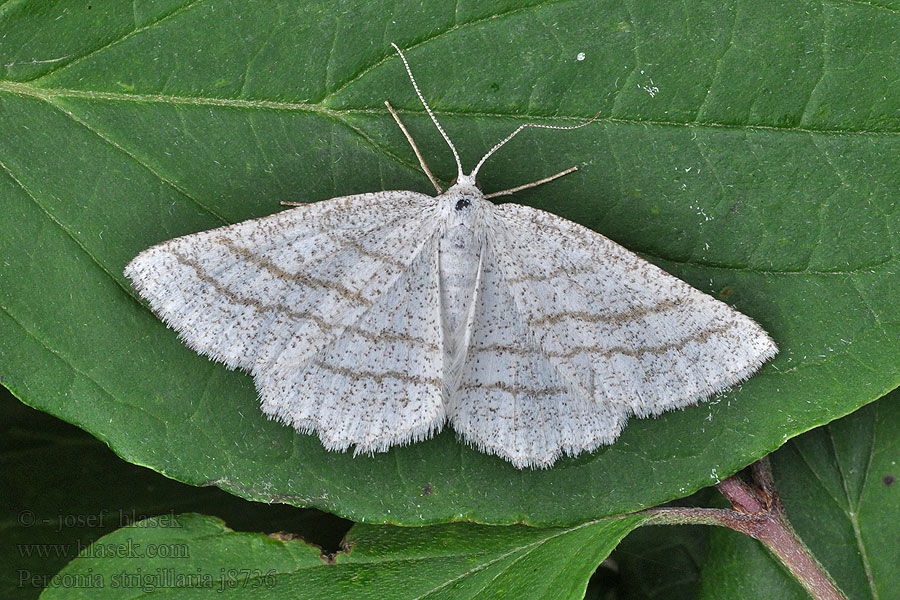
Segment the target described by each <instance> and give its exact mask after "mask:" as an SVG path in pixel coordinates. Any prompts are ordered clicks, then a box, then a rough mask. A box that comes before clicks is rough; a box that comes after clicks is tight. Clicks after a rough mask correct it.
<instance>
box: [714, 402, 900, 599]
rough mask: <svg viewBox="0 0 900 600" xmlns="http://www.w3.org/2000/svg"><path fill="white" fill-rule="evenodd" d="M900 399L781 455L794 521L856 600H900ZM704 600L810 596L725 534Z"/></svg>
mask: <svg viewBox="0 0 900 600" xmlns="http://www.w3.org/2000/svg"><path fill="white" fill-rule="evenodd" d="M898 457H900V390H896V391H894V392H892V393H891V394H889V395H888V396H886V397H884V398H882V399H881V400H879V401H877V402H875V403H873V404H870V405H869V406H866V407H865V408H862V409H860V410H858V411H857V412H855V413H854V414H852V415H850V416H848V417H845V418H843V419H841V420H839V421H835V422H834V423H831V424H829V425H827V426H825V427H821V428H819V429H816V430H815V431H810V432H809V433H807V434H804V435H803V436H800V437H798V438H796V439H794V440H791V442H790V443H788V444H786V445H785V446H784V448H782V449H780V450H779V451H778V452H776V453H775V454H773V455H772V468H773V471H774V474H775V480H776V481H775V483H776V485H777V487H778V490H779V492H780V493H781V495H782V497H783V499H784V504H785V508H786V510H787V515H788V518H789V519H790V520H791V523H792V524H793V526H794V528H795V529H796V530H797V533H798V535H799V536H800V538H801V539H802V540H803V541H804V542H805V543H806V545H807V546H808V547H809V549H810V550H811V551H812V553H813V554H814V555H815V556H816V558H817V559H818V560H819V562H821V563H822V565H823V566H824V567H825V569H826V570H827V571H828V572H829V573H830V574H831V576H832V577H833V578H834V580H835V581H836V582H837V584H838V585H839V586H840V587H841V589H842V590H843V591H844V593H845V594H846V595H847V597H848V598H854V599H860V600H862V599H864V598H869V599H879V600H888V599H895V600H896V599H898V598H900V587H898V586H897V582H898V581H900V560H898V557H900V550H898V549H900V519H898V518H897V516H898V515H900V468H898ZM708 556H709V559H708V561H707V562H706V564H704V566H703V570H702V578H701V582H702V588H701V590H702V591H701V594H700V596H699V597H701V598H710V599H711V598H722V597H729V598H745V599H746V600H755V599H757V598H759V599H763V598H798V599H803V598H806V597H807V596H806V595H805V592H804V591H803V589H802V588H800V587H799V585H798V584H797V582H796V581H794V580H793V579H791V578H790V576H789V575H788V574H787V572H786V571H785V570H784V569H783V568H782V567H781V565H780V564H779V563H778V562H777V560H776V559H774V558H773V557H772V556H771V555H770V554H769V553H768V552H766V550H765V549H763V547H762V546H761V545H760V544H758V543H757V542H755V541H753V540H752V539H750V538H747V537H746V536H742V535H740V534H737V533H735V532H733V531H729V530H727V529H719V528H716V529H715V530H714V531H713V532H712V533H711V535H710V548H709V555H708Z"/></svg>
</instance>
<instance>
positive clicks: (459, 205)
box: [456, 198, 470, 210]
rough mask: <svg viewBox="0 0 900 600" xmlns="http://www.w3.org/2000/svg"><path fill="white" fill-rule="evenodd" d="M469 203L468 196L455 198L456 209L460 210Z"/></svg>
mask: <svg viewBox="0 0 900 600" xmlns="http://www.w3.org/2000/svg"><path fill="white" fill-rule="evenodd" d="M469 204H470V203H469V199H468V198H463V199H461V200H457V201H456V210H462V209H464V208H468V206H469Z"/></svg>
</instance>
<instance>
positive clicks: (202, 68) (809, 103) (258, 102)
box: [0, 0, 900, 524]
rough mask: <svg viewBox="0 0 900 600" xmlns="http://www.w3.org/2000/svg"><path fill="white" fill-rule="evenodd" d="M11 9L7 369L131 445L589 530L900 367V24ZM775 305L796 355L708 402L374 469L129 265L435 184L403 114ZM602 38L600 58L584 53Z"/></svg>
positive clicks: (38, 5)
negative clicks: (132, 281)
mask: <svg viewBox="0 0 900 600" xmlns="http://www.w3.org/2000/svg"><path fill="white" fill-rule="evenodd" d="M163 4H164V3H160V2H156V3H141V2H138V3H134V5H132V4H128V5H125V4H121V3H118V2H114V1H112V0H107V1H93V2H91V3H90V4H85V3H83V2H76V1H74V0H69V1H64V0H61V1H59V2H56V3H53V4H49V3H43V2H27V1H24V2H7V3H5V4H3V5H2V6H0V66H2V68H3V69H5V73H6V74H5V77H4V78H3V79H2V81H0V197H2V198H3V208H4V210H3V212H2V219H3V231H4V233H3V236H2V240H0V244H2V247H0V252H2V256H3V260H2V262H0V339H2V340H3V341H2V342H0V365H2V373H0V375H2V376H3V384H4V385H6V386H8V387H9V388H10V389H11V390H12V391H13V392H14V393H16V395H17V396H18V397H20V398H21V399H22V400H24V401H25V402H27V403H29V404H31V405H32V406H35V407H38V408H41V409H43V410H46V411H48V412H51V413H53V414H55V415H57V416H59V417H61V418H63V419H65V420H68V421H70V422H72V423H75V424H77V425H79V426H81V427H83V428H84V429H87V430H88V431H90V432H92V433H93V434H95V435H96V436H97V437H99V438H100V439H102V440H104V441H105V442H107V443H108V444H110V445H111V446H112V447H113V448H114V449H115V450H116V452H118V453H119V454H120V455H121V456H123V457H124V458H126V459H127V460H129V461H132V462H135V463H138V464H142V465H147V466H150V467H152V468H154V469H156V470H158V471H159V472H161V473H163V474H166V475H168V476H170V477H174V478H177V479H179V480H182V481H185V482H188V483H195V484H210V483H212V484H216V485H220V486H221V487H223V488H225V489H227V490H230V491H232V492H234V493H237V494H240V495H243V496H245V497H247V498H251V499H260V500H267V501H281V502H289V503H294V504H298V505H307V506H316V507H319V508H323V509H326V510H329V511H333V512H336V513H339V514H342V515H345V516H349V517H352V518H354V519H356V520H368V521H378V522H395V523H407V524H411V523H427V522H438V521H445V520H452V519H466V518H468V519H473V520H478V521H481V522H490V523H511V522H514V521H524V522H529V523H538V524H553V523H556V524H565V523H574V522H577V521H580V520H585V519H589V518H596V517H599V516H603V515H609V514H614V513H621V512H624V511H630V510H634V509H637V508H640V507H643V506H648V505H653V504H657V503H659V502H661V501H664V500H668V499H671V498H674V497H679V496H683V495H685V494H687V493H689V492H691V491H693V490H695V489H697V488H699V487H702V486H704V485H708V484H710V483H713V482H715V481H716V480H717V479H718V478H721V477H724V476H725V475H727V474H729V473H731V472H734V471H735V470H737V469H738V468H740V467H742V466H743V465H745V464H747V463H749V462H751V461H752V460H754V459H756V458H758V457H760V456H762V455H764V454H766V453H767V452H769V451H771V450H772V449H774V448H776V447H778V446H780V445H781V444H782V443H783V442H784V441H785V440H786V439H788V438H790V437H791V436H793V435H796V434H797V433H800V432H803V431H805V430H807V429H809V428H811V427H814V426H816V425H819V424H822V423H825V422H828V421H830V420H831V419H834V418H836V417H838V416H841V415H843V414H846V413H848V412H850V411H852V410H854V409H855V408H857V407H859V406H861V405H863V404H865V403H867V402H869V401H871V400H872V399H874V398H876V397H878V396H880V395H881V394H883V393H884V392H885V391H887V390H888V389H891V388H893V387H895V386H896V385H897V384H898V383H900V345H898V344H897V343H896V340H897V336H898V334H900V321H898V317H897V311H896V310H895V298H896V297H897V295H898V292H900V283H898V278H897V276H896V274H897V266H898V261H897V258H896V252H897V248H898V247H900V239H898V235H897V230H898V224H897V223H898V216H900V207H898V203H897V201H896V197H897V192H896V190H897V189H898V187H900V174H898V170H897V168H896V164H897V161H896V159H897V151H898V149H900V136H898V134H897V131H898V125H900V117H898V116H897V115H898V113H897V102H898V100H897V99H896V98H897V96H896V94H893V93H892V91H891V90H892V88H891V87H890V86H891V84H892V83H891V82H893V81H894V80H895V79H897V78H898V76H900V63H898V62H897V61H896V52H894V50H893V48H892V46H891V44H892V43H893V41H894V40H895V39H896V37H897V36H896V33H897V28H898V27H900V13H898V12H897V11H895V10H892V9H888V8H883V7H878V6H874V5H869V4H865V3H856V2H840V1H824V2H823V1H819V2H812V3H810V2H805V1H803V2H801V1H800V0H797V1H796V2H787V3H782V4H779V5H777V6H769V7H767V8H766V10H765V11H759V10H757V8H758V7H757V6H756V5H755V4H754V3H752V2H749V1H745V2H735V3H731V4H722V3H705V2H701V1H699V0H686V1H685V2H679V3H633V2H630V3H629V2H587V1H581V2H578V1H561V2H560V1H546V2H535V3H533V4H529V5H527V6H526V5H522V4H521V3H504V2H497V1H493V2H484V1H482V2H468V3H467V2H462V3H458V4H457V5H456V6H453V5H452V3H451V4H449V5H448V4H446V3H441V2H433V3H430V4H429V5H428V6H426V7H424V9H423V7H422V5H421V3H419V2H409V3H402V2H401V3H399V4H398V3H396V2H394V3H382V2H362V1H359V2H349V1H348V2H340V3H334V2H322V3H301V4H295V3H289V2H284V1H267V2H255V3H248V2H228V1H225V0H194V1H191V2H186V1H185V2H172V3H169V4H168V5H165V6H164V5H163ZM389 41H395V42H397V43H398V44H399V45H401V46H403V47H412V49H411V50H410V52H409V58H410V60H411V61H412V64H413V67H414V69H415V71H416V73H417V74H418V78H419V83H420V85H421V87H422V88H423V89H424V90H425V92H426V95H427V97H428V98H429V99H431V100H432V101H433V104H434V107H435V109H436V110H437V112H438V113H439V115H440V117H441V119H442V120H443V121H444V124H445V126H446V128H447V129H448V131H449V132H450V135H451V136H452V137H453V139H454V140H455V141H456V144H457V146H458V147H459V148H460V152H461V154H462V156H463V160H464V163H465V164H466V166H468V167H471V166H472V165H473V163H474V161H475V160H476V158H477V157H478V156H479V155H480V154H481V153H483V152H484V151H485V149H486V148H488V147H489V146H490V144H492V143H493V142H495V141H496V140H497V139H499V138H500V137H501V136H503V135H505V134H506V133H507V132H509V131H510V130H511V129H512V128H513V127H514V126H515V125H516V124H518V123H521V122H523V121H530V120H539V121H546V122H553V123H572V122H575V121H578V120H581V119H583V118H586V117H589V116H591V115H593V114H594V113H596V112H597V111H598V110H599V111H600V117H599V118H598V121H597V122H596V123H594V124H592V125H591V126H589V127H585V128H583V129H580V130H577V131H574V132H534V131H532V132H529V133H527V134H523V135H522V136H520V138H517V139H516V140H515V141H514V142H513V143H511V144H510V145H509V147H504V148H503V150H501V151H500V152H499V153H498V155H497V156H496V157H494V158H492V159H491V161H490V162H489V163H488V164H487V165H486V166H485V168H484V170H483V171H484V172H483V176H482V184H483V185H484V187H485V189H487V190H496V189H500V188H502V187H508V186H510V185H514V184H519V183H523V182H526V181H530V180H533V179H535V178H537V177H540V176H544V175H548V174H551V173H554V172H556V171H558V170H561V169H563V168H565V167H568V166H570V165H572V164H578V165H579V167H580V169H581V170H580V171H579V172H578V173H576V174H573V175H569V176H567V177H566V178H564V179H563V180H561V181H559V182H554V183H553V184H550V185H547V186H545V187H543V188H539V189H536V190H532V191H529V192H528V193H523V194H521V195H520V196H519V197H518V198H517V200H518V201H519V202H523V203H528V204H533V205H536V206H540V207H543V208H547V209H549V210H551V211H553V212H555V213H557V214H560V215H563V216H566V217H568V218H571V219H573V220H575V221H578V222H580V223H583V224H585V225H587V226H589V227H592V228H594V229H596V230H598V231H601V232H603V233H604V234H607V235H609V236H610V237H612V238H614V239H616V240H617V241H619V242H621V243H623V244H624V245H625V246H627V247H629V248H631V249H632V250H635V251H640V252H642V253H644V254H645V255H646V256H648V257H649V258H650V259H652V260H654V261H655V262H657V263H658V264H660V265H661V266H662V267H664V268H666V269H668V270H669V271H671V272H673V273H675V274H677V275H679V276H681V277H683V278H684V279H686V280H687V281H689V282H690V283H692V284H694V285H696V286H697V287H699V288H700V289H702V290H705V291H708V292H711V293H713V294H715V295H717V296H719V297H721V298H723V299H725V300H726V301H728V302H730V303H732V304H734V305H735V306H736V307H737V308H738V309H740V310H741V311H743V312H745V313H747V314H748V315H750V316H752V317H754V318H756V319H758V320H759V321H760V322H761V323H762V324H763V325H764V326H765V327H766V328H767V329H768V330H769V331H770V332H771V334H772V335H773V337H774V338H775V340H776V341H777V342H778V344H779V346H780V348H781V353H780V354H779V356H778V357H777V358H776V359H775V360H774V361H773V363H772V364H771V365H769V366H767V367H766V368H765V369H764V370H763V372H762V373H761V374H760V375H758V376H756V377H754V378H753V379H752V380H750V381H749V382H747V383H746V384H744V385H743V386H741V387H739V388H738V389H736V390H734V391H732V392H729V393H727V394H725V395H722V396H720V397H717V398H716V399H715V400H713V401H712V402H710V403H706V404H703V405H701V406H698V407H695V408H691V409H688V410H685V411H679V412H676V413H671V414H667V415H665V416H664V417H662V418H659V419H647V420H633V421H632V422H631V423H630V424H629V425H628V427H627V428H626V430H625V432H624V433H623V435H622V437H621V438H620V439H619V441H618V442H617V443H616V444H614V445H612V446H610V447H606V448H602V449H600V450H598V451H597V452H594V453H593V454H591V455H585V456H580V457H578V458H575V459H566V460H562V461H560V462H559V463H558V464H557V466H556V467H555V468H553V469H552V470H548V471H538V472H532V471H517V470H515V469H513V468H512V467H511V466H510V465H509V464H507V463H505V462H503V461H502V460H500V459H497V458H495V457H487V456H484V455H481V454H479V453H478V452H476V451H474V450H471V449H469V448H467V447H465V446H463V445H461V444H459V443H457V442H456V441H455V439H454V436H453V434H452V432H450V431H445V432H444V433H442V434H440V435H439V436H437V437H436V438H435V439H433V440H430V441H428V442H424V443H419V444H415V445H412V446H409V447H406V448H400V449H394V450H392V451H390V452H388V453H385V454H379V455H377V456H375V457H372V458H367V457H358V458H353V457H352V456H350V455H349V454H335V453H327V452H325V451H324V450H323V449H322V447H321V445H320V444H319V442H318V440H317V439H316V438H315V437H313V436H304V435H298V434H295V433H294V432H293V431H291V430H290V429H288V428H285V427H283V426H281V425H278V424H277V423H273V422H270V421H267V420H266V419H265V418H264V417H263V416H262V414H261V413H260V411H259V409H258V407H257V402H256V393H255V391H254V389H253V384H252V382H251V380H250V378H249V377H247V376H246V375H243V374H240V373H234V372H229V371H226V370H225V369H224V368H223V367H221V366H220V365H216V364H213V363H211V362H208V361H206V360H205V359H203V358H200V357H198V356H197V355H195V354H194V353H192V352H191V351H189V350H187V349H186V348H185V347H184V346H183V345H182V344H181V343H180V342H179V341H178V340H177V338H176V336H175V335H174V333H173V332H172V331H169V330H167V329H165V327H164V326H163V325H162V324H161V323H160V322H159V321H158V320H157V319H156V318H155V317H154V316H153V315H152V314H150V313H149V311H147V310H146V309H145V308H144V307H143V306H142V305H141V304H139V303H138V301H137V299H136V297H135V295H134V293H133V292H132V291H131V290H130V288H129V286H128V284H127V282H126V281H125V280H124V278H123V277H122V275H121V271H122V267H123V266H124V265H125V264H126V263H127V261H128V260H130V259H131V258H132V257H133V256H134V255H135V254H137V253H138V252H139V251H140V250H142V249H144V248H146V247H147V246H149V245H151V244H153V243H155V242H158V241H161V240H164V239H167V238H171V237H173V236H176V235H180V234H184V233H188V232H192V231H198V230H201V229H206V228H209V227H213V226H216V225H220V224H222V223H227V222H234V221H238V220H241V219H245V218H247V217H252V216H259V215H263V214H267V213H271V212H274V211H276V210H278V209H279V205H278V201H280V200H303V201H307V200H308V201H314V200H321V199H324V198H328V197H330V196H335V195H339V194H349V193H354V192H364V191H372V190H380V189H386V188H410V189H417V190H421V191H428V189H429V184H428V182H427V180H426V179H425V178H424V177H423V176H422V175H421V174H420V173H419V172H418V169H417V168H415V161H414V157H413V155H412V153H411V151H410V150H409V149H408V148H407V146H406V142H405V140H404V139H403V138H402V136H401V134H400V133H399V132H398V131H397V129H396V127H395V126H394V125H393V123H392V121H391V119H390V118H389V116H387V114H386V113H385V111H384V107H383V105H382V101H383V100H385V99H389V100H391V101H392V102H393V103H394V104H395V106H398V107H400V108H405V109H406V110H407V111H408V112H407V114H406V119H407V121H408V123H409V126H410V128H411V129H412V131H413V133H414V134H415V135H416V137H417V139H418V140H420V143H421V145H422V147H423V151H424V153H425V155H426V156H427V157H428V158H429V160H430V161H431V162H432V167H433V168H435V169H436V171H437V172H438V174H439V175H440V176H442V177H444V178H445V179H447V178H449V177H450V176H451V175H452V174H453V173H454V169H453V168H452V167H451V162H450V160H449V153H448V151H447V150H446V148H445V147H444V145H443V142H442V141H441V140H440V138H439V136H438V135H437V134H436V132H435V131H434V130H433V128H432V127H431V125H430V124H429V123H428V121H427V119H426V118H424V117H423V115H422V111H421V109H420V107H419V106H417V104H416V102H417V101H416V99H415V97H414V95H413V93H412V90H411V88H410V85H409V83H408V81H406V79H405V75H404V73H403V69H402V66H401V65H400V63H399V61H398V59H397V58H396V56H394V55H393V53H392V51H391V49H390V48H389V46H388V42H389ZM582 54H583V60H579V57H581V55H582Z"/></svg>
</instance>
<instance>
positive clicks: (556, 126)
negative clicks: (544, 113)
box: [469, 111, 602, 178]
mask: <svg viewBox="0 0 900 600" xmlns="http://www.w3.org/2000/svg"><path fill="white" fill-rule="evenodd" d="M601 112H602V111H601ZM599 116H600V113H599V112H598V113H597V114H596V115H594V116H593V117H591V118H590V119H588V120H587V121H585V122H583V123H579V124H577V125H544V124H542V123H525V124H523V125H519V126H518V127H517V128H516V130H515V131H513V132H512V133H511V134H509V135H508V136H506V137H505V138H503V139H502V140H500V141H499V142H497V143H496V144H495V145H494V147H493V148H491V149H490V150H488V153H487V154H485V155H484V156H482V157H481V160H479V161H478V164H477V165H475V169H474V170H473V171H472V174H471V175H470V176H469V177H473V178H474V177H475V176H476V175H477V174H478V169H480V168H481V165H483V164H484V161H486V160H487V159H488V157H490V155H491V154H493V153H494V152H496V151H497V150H499V149H500V148H501V147H502V146H503V144H505V143H506V142H508V141H509V140H511V139H513V138H514V137H516V135H518V134H519V132H520V131H522V130H523V129H525V128H526V127H537V128H539V129H579V128H581V127H584V126H585V125H590V124H591V123H593V122H594V121H596V120H597V117H599Z"/></svg>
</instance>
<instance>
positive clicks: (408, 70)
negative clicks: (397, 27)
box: [391, 42, 465, 179]
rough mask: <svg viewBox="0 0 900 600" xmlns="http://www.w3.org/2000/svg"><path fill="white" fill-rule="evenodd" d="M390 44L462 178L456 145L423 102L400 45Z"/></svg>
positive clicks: (423, 99) (459, 177)
mask: <svg viewBox="0 0 900 600" xmlns="http://www.w3.org/2000/svg"><path fill="white" fill-rule="evenodd" d="M391 46H393V47H394V50H396V51H397V54H399V55H400V60H402V61H403V66H404V67H406V72H407V73H408V74H409V80H410V81H411V82H412V84H413V89H415V90H416V95H417V96H418V97H419V100H421V101H422V106H424V107H425V112H427V113H428V116H429V117H431V120H432V121H434V126H435V127H437V129H438V131H440V132H441V135H442V136H443V137H444V139H445V140H446V141H447V145H448V146H450V150H452V151H453V158H454V159H455V160H456V168H457V171H458V175H457V179H462V178H463V177H465V175H464V174H463V169H462V163H461V162H460V160H459V153H457V152H456V147H455V146H454V145H453V142H451V141H450V138H449V136H447V132H446V131H444V128H443V127H441V124H440V123H438V120H437V117H435V116H434V113H433V112H431V107H430V106H428V103H427V102H425V97H424V96H423V95H422V92H421V91H420V90H419V84H417V83H416V78H415V77H413V74H412V69H410V68H409V63H408V62H406V57H405V56H403V52H401V51H400V47H399V46H397V44H395V43H393V42H391Z"/></svg>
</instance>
